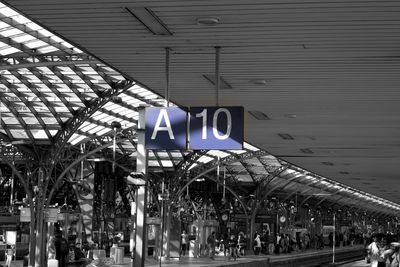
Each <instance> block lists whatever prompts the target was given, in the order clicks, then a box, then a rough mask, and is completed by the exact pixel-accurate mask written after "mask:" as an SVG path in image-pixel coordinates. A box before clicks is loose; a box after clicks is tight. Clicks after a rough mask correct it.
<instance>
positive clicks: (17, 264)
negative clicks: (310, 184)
mask: <svg viewBox="0 0 400 267" xmlns="http://www.w3.org/2000/svg"><path fill="white" fill-rule="evenodd" d="M354 249H363V246H361V245H357V246H353V247H350V246H347V247H342V248H335V251H336V252H340V251H344V250H354ZM321 254H324V255H328V254H329V255H332V249H329V248H327V247H325V249H323V250H314V249H310V250H307V251H295V252H292V253H289V254H280V255H264V254H261V255H257V256H256V255H254V254H248V255H246V256H242V257H240V258H238V259H237V260H236V261H233V260H232V259H231V260H230V261H228V260H227V259H226V258H225V257H224V255H223V253H220V254H218V255H216V256H215V260H212V259H210V258H208V257H200V258H190V257H182V258H181V259H180V260H178V259H169V260H164V261H162V262H161V264H160V262H159V261H157V260H156V259H154V258H148V259H146V262H145V266H146V267H162V266H166V267H182V266H195V267H215V266H232V265H236V263H242V264H243V263H246V262H253V261H265V260H268V259H269V261H270V262H271V263H273V262H279V261H284V260H287V259H296V258H301V257H302V256H310V255H321ZM0 265H4V262H0ZM22 266H23V262H22V260H18V261H13V262H12V264H11V267H22ZM111 266H112V267H131V266H132V263H131V259H130V258H128V257H125V258H124V263H123V264H113V265H111ZM348 266H349V265H348Z"/></svg>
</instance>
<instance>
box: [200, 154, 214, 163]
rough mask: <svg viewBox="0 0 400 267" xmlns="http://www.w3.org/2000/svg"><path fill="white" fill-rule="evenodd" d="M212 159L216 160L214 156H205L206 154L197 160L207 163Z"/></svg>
mask: <svg viewBox="0 0 400 267" xmlns="http://www.w3.org/2000/svg"><path fill="white" fill-rule="evenodd" d="M212 160H214V158H211V157H209V156H205V155H204V156H202V157H200V158H199V159H198V160H197V161H198V162H200V163H203V164H205V163H208V162H210V161H212Z"/></svg>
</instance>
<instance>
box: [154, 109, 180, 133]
mask: <svg viewBox="0 0 400 267" xmlns="http://www.w3.org/2000/svg"><path fill="white" fill-rule="evenodd" d="M162 119H164V121H165V125H166V126H162V127H161V126H160V125H161V121H162ZM159 131H168V135H169V139H171V140H174V139H175V137H174V133H173V132H172V128H171V122H170V121H169V117H168V113H167V110H166V109H161V111H160V113H159V114H158V118H157V122H156V125H155V127H154V130H153V134H152V135H151V140H154V139H156V136H157V134H158V132H159Z"/></svg>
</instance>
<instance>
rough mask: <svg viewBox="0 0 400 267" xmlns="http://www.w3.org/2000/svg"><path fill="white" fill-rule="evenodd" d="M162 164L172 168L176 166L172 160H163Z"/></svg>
mask: <svg viewBox="0 0 400 267" xmlns="http://www.w3.org/2000/svg"><path fill="white" fill-rule="evenodd" d="M161 165H162V166H163V167H165V168H171V167H173V166H174V164H172V161H171V160H161Z"/></svg>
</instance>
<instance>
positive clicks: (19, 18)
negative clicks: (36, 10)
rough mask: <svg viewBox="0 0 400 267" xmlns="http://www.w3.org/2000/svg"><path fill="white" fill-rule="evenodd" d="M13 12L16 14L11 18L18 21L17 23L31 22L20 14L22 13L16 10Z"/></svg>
mask: <svg viewBox="0 0 400 267" xmlns="http://www.w3.org/2000/svg"><path fill="white" fill-rule="evenodd" d="M15 14H16V16H13V20H15V21H16V22H18V23H19V24H27V23H30V22H31V21H30V20H29V19H27V18H26V17H25V16H22V15H20V14H18V13H17V12H15Z"/></svg>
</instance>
